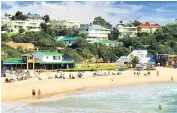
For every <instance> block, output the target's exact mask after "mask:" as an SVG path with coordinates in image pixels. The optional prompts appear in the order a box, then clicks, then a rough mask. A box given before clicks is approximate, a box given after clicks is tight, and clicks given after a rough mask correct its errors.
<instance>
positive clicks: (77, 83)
mask: <svg viewBox="0 0 177 113" xmlns="http://www.w3.org/2000/svg"><path fill="white" fill-rule="evenodd" d="M157 70H158V71H159V76H157V71H151V75H150V76H144V73H147V71H141V74H140V76H135V75H134V71H130V70H128V71H125V72H123V73H122V75H110V76H99V77H89V76H92V75H93V74H92V72H85V74H84V76H87V77H84V78H81V79H79V78H76V79H65V80H60V79H47V78H48V76H54V75H55V73H49V72H48V73H44V74H42V75H41V77H42V78H43V80H42V81H40V80H38V79H35V78H31V79H29V80H26V81H16V82H14V83H3V82H4V78H2V79H1V80H2V82H1V86H2V93H1V94H2V100H1V101H7V100H18V99H24V98H31V96H32V89H33V88H34V89H36V92H37V90H38V89H41V92H42V96H43V97H47V96H51V95H54V94H58V93H66V92H73V91H76V90H79V89H85V88H98V87H105V86H121V85H130V84H140V83H154V82H155V83H156V82H171V77H173V79H174V82H177V69H169V68H162V67H159V68H157ZM72 74H73V75H75V76H76V75H77V73H75V72H72ZM59 75H60V74H59ZM66 75H69V73H68V72H66V73H65V76H66ZM111 79H113V81H112V80H111Z"/></svg>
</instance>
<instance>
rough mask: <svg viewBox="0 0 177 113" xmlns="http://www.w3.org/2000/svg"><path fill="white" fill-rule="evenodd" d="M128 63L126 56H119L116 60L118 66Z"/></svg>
mask: <svg viewBox="0 0 177 113" xmlns="http://www.w3.org/2000/svg"><path fill="white" fill-rule="evenodd" d="M128 63H129V60H128V58H127V56H121V57H120V58H119V59H118V60H117V63H116V64H117V65H118V66H125V65H126V64H128Z"/></svg>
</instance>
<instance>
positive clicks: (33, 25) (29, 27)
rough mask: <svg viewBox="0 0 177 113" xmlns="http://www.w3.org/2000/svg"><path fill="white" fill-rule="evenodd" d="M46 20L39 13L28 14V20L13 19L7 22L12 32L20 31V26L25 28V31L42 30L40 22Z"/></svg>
mask: <svg viewBox="0 0 177 113" xmlns="http://www.w3.org/2000/svg"><path fill="white" fill-rule="evenodd" d="M43 22H44V20H43V19H42V17H40V15H38V14H28V16H27V19H26V20H24V21H23V20H11V21H10V22H8V23H7V27H8V28H9V30H10V31H11V32H16V33H18V32H19V28H23V29H24V30H25V31H40V30H41V28H40V24H41V23H43Z"/></svg>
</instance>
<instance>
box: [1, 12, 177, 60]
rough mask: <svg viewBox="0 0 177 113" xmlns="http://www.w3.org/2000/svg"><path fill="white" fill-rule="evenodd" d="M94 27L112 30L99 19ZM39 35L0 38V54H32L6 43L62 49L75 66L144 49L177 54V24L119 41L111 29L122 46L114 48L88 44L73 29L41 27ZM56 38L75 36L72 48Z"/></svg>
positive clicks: (115, 32) (41, 48)
mask: <svg viewBox="0 0 177 113" xmlns="http://www.w3.org/2000/svg"><path fill="white" fill-rule="evenodd" d="M15 16H16V18H17V17H18V18H22V19H23V18H24V17H23V16H19V15H15ZM44 18H45V21H46V22H48V21H49V17H48V16H45V17H44ZM121 22H122V21H121ZM93 23H94V24H98V25H102V26H104V27H106V28H111V27H112V25H111V24H110V23H109V22H106V21H105V20H104V19H103V18H101V17H96V18H95V19H94V22H93ZM140 23H141V22H139V21H137V20H135V21H133V22H129V23H127V25H134V26H137V25H139V24H140ZM41 29H42V31H41V32H23V30H21V32H20V33H18V34H16V35H12V36H8V35H7V34H2V35H1V39H2V42H1V44H2V50H3V51H4V52H6V53H8V57H20V55H21V54H23V53H27V52H32V51H27V50H23V49H22V48H17V49H13V48H10V47H9V46H7V45H6V44H5V42H8V41H14V42H21V43H25V42H26V43H33V44H35V46H36V47H38V48H39V50H49V51H56V50H58V47H61V48H64V49H62V50H59V51H60V52H62V53H63V54H64V56H65V57H72V58H74V59H75V61H76V62H83V61H90V62H96V61H99V62H108V61H110V62H114V61H116V60H117V59H118V58H119V57H120V56H122V55H127V54H129V53H130V52H131V50H132V49H137V48H141V49H147V50H148V54H150V55H154V56H155V55H156V53H159V54H177V23H173V24H167V25H166V26H162V27H160V28H159V29H158V30H157V31H156V32H155V33H154V34H148V33H138V36H137V37H134V38H130V37H129V36H127V37H126V38H123V39H120V38H119V31H118V30H117V29H116V28H113V31H112V32H111V34H110V35H109V39H110V40H117V41H119V42H120V43H121V44H120V45H119V46H118V47H116V48H111V47H107V46H105V45H102V44H97V43H94V44H90V43H88V42H87V41H86V40H85V38H86V36H84V35H83V34H81V35H79V34H78V31H77V30H76V29H57V28H53V27H51V26H48V25H47V24H46V23H43V24H41ZM55 36H66V37H68V36H77V37H78V39H77V40H76V41H75V42H74V43H73V44H72V45H71V46H68V47H67V46H66V45H65V43H64V42H61V41H57V39H56V37H55Z"/></svg>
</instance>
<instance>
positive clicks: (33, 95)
mask: <svg viewBox="0 0 177 113" xmlns="http://www.w3.org/2000/svg"><path fill="white" fill-rule="evenodd" d="M35 95H36V91H35V89H32V97H35Z"/></svg>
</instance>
